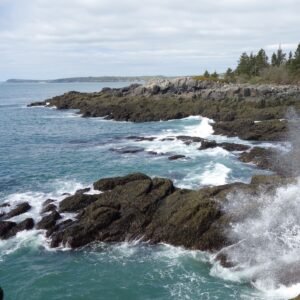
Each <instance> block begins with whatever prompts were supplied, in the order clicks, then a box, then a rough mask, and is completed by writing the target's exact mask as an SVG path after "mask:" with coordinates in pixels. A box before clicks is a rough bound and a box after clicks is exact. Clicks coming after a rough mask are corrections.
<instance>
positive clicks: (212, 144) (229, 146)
mask: <svg viewBox="0 0 300 300" xmlns="http://www.w3.org/2000/svg"><path fill="white" fill-rule="evenodd" d="M216 147H221V148H223V149H225V150H227V151H246V150H248V149H250V146H247V145H242V144H235V143H227V142H223V143H217V142H216V141H214V140H206V139H203V140H202V141H201V146H200V147H199V148H198V149H199V150H205V149H209V148H216Z"/></svg>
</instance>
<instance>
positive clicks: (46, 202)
mask: <svg viewBox="0 0 300 300" xmlns="http://www.w3.org/2000/svg"><path fill="white" fill-rule="evenodd" d="M54 202H55V200H54V199H47V200H46V201H45V202H44V203H43V206H47V205H49V204H51V203H54Z"/></svg>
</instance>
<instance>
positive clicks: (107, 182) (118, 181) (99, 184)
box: [94, 173, 150, 191]
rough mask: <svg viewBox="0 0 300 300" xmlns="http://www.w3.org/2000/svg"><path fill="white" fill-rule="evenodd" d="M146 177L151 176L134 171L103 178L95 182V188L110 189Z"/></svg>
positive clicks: (99, 189)
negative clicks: (128, 173) (121, 175)
mask: <svg viewBox="0 0 300 300" xmlns="http://www.w3.org/2000/svg"><path fill="white" fill-rule="evenodd" d="M146 179H150V177H148V176H147V175H145V174H142V173H134V174H130V175H127V176H123V177H112V178H103V179H100V180H98V181H96V182H95V183H94V189H95V190H98V191H109V190H112V189H114V188H115V187H117V186H122V185H125V184H127V183H129V182H132V181H137V180H146Z"/></svg>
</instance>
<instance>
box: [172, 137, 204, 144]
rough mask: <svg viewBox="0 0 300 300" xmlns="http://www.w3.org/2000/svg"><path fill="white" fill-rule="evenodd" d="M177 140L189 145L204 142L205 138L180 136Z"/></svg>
mask: <svg viewBox="0 0 300 300" xmlns="http://www.w3.org/2000/svg"><path fill="white" fill-rule="evenodd" d="M176 139H177V140H180V141H182V142H184V143H185V144H186V145H189V144H191V143H200V142H202V141H203V138H200V137H196V136H187V135H178V136H176Z"/></svg>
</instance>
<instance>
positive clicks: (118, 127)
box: [0, 82, 300, 300]
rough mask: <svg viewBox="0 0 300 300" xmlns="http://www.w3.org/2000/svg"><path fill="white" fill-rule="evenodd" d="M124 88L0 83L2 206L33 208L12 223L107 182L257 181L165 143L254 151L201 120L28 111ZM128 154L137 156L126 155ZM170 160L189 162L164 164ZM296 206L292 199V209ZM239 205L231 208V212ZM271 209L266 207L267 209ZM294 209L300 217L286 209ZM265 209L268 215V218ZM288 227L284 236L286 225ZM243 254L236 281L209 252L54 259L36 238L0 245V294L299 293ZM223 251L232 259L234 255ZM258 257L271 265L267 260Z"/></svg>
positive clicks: (220, 154)
mask: <svg viewBox="0 0 300 300" xmlns="http://www.w3.org/2000/svg"><path fill="white" fill-rule="evenodd" d="M125 85H128V83H125V82H124V83H104V84H102V83H67V84H65V83H60V84H54V83H53V84H12V83H11V84H7V83H2V84H1V83H0V203H2V202H10V203H11V204H16V203H19V202H23V201H28V202H29V203H30V204H31V206H32V209H31V210H30V211H29V212H28V213H26V214H25V215H24V216H19V217H17V218H16V219H15V220H16V221H18V220H20V218H24V217H34V218H35V219H36V218H38V216H39V211H40V208H41V204H42V202H43V201H44V200H46V199H48V198H55V199H62V198H63V196H62V194H63V193H74V192H75V191H76V190H77V189H80V188H83V187H86V186H91V184H92V183H93V182H94V181H96V180H97V179H99V178H103V177H110V176H120V175H125V174H128V173H132V172H144V173H146V174H147V175H150V176H160V177H167V178H170V179H172V180H173V181H174V183H175V185H176V186H178V187H183V188H191V189H198V188H201V187H203V186H207V185H219V184H225V183H230V182H235V181H242V182H249V181H250V179H251V176H252V175H253V174H257V173H262V171H261V170H258V169H257V168H255V167H254V166H251V165H246V164H242V163H241V162H239V161H238V160H237V156H236V155H235V154H234V153H230V152H228V151H226V150H224V149H222V148H219V147H217V148H214V149H209V150H203V151H200V150H198V148H199V146H200V144H197V143H194V144H191V145H186V144H184V143H183V142H181V141H178V140H173V141H170V140H166V139H165V138H169V137H174V136H177V135H190V136H198V137H204V138H211V139H215V140H218V141H232V142H239V143H244V144H250V145H251V143H249V142H245V141H240V140H239V139H238V138H226V137H222V136H214V135H213V129H212V126H211V124H212V122H213V120H209V119H207V118H202V117H201V116H192V117H189V118H185V119H182V120H170V121H161V122H148V123H130V122H116V121H113V120H105V119H104V118H82V117H80V115H79V114H78V113H77V111H75V110H66V111H61V110H56V109H49V108H45V107H32V108H28V107H27V106H26V105H27V104H28V103H30V102H32V101H40V100H44V99H46V98H49V97H52V96H56V95H60V94H62V93H64V92H67V91H71V90H76V91H83V92H94V91H99V90H101V88H103V87H104V86H110V87H121V86H125ZM130 136H140V137H153V140H151V141H150V140H144V141H139V142H137V141H135V140H132V139H128V137H130ZM267 146H272V147H283V146H284V145H280V144H267ZM124 149H139V151H137V152H135V153H122V152H124V151H123V150H124ZM125 152H126V151H125ZM127 152H128V151H127ZM154 152H155V154H154ZM175 154H181V155H185V156H186V158H185V159H181V160H176V161H171V160H169V159H168V157H169V156H172V155H175ZM291 188H294V189H295V186H294V187H291ZM296 189H297V186H296ZM283 195H286V194H285V193H282V194H281V195H280V193H279V196H278V197H279V198H278V199H279V200H277V203H278V202H280V199H282V197H283ZM295 195H296V196H295ZM297 195H299V193H298V194H297V192H295V193H294V196H295V197H294V199H296V200H295V201H297ZM262 197H263V196H262ZM298 197H299V196H298ZM292 198H293V196H290V197H289V199H290V200H289V201H292ZM282 201H283V200H282ZM235 202H236V200H234V199H233V201H232V203H235ZM270 203H271V204H270V205H271V206H272V201H271V200H270ZM298 204H299V202H298ZM295 205H296V204H295ZM277 206H279V205H278V204H277ZM224 209H229V208H224ZM266 209H267V208H266ZM278 209H279V208H278ZM290 209H293V211H294V214H297V211H295V207H294V206H293V205H292V204H291V205H290ZM270 210H271V209H269V211H268V210H267V211H266V213H265V214H267V213H268V212H269V213H271V212H270ZM278 214H279V213H278ZM279 215H280V214H279ZM18 218H19V219H18ZM298 219H299V218H298ZM251 220H252V219H251ZM251 220H248V222H251ZM253 220H254V221H253V222H255V221H256V222H261V223H262V221H261V220H262V217H261V219H259V216H256V219H255V218H253ZM295 222H296V221H295ZM296 223H297V222H296ZM245 224H246V223H245ZM245 224H239V226H240V227H238V225H237V227H236V228H234V229H233V232H232V234H235V235H237V234H240V238H241V239H245V238H246V237H247V236H249V235H250V236H251V234H252V235H254V232H252V231H250V229H249V228H248V227H247V224H246V225H245ZM296 225H297V224H296ZM266 226H267V225H266ZM266 226H265V227H266ZM265 227H264V226H263V225H262V226H261V227H259V226H258V228H259V229H260V230H266V228H265ZM284 228H288V229H290V227H288V224H287V226H285V227H284ZM295 230H296V231H295ZM297 230H298V229H297V228H296V229H295V228H294V231H293V233H294V235H293V234H290V235H289V236H288V237H289V241H290V240H291V239H293V238H294V239H295V241H294V243H293V247H294V248H293V249H292V250H295V249H296V250H295V251H296V252H295V253H296V254H299V232H298V231H297ZM278 231H280V228H279V229H278ZM289 233H290V231H289ZM274 234H275V233H274ZM277 234H279V233H277ZM251 238H252V240H251V241H250V242H249V243H252V244H251V246H253V243H254V242H253V240H254V238H253V237H252V236H251ZM297 239H298V240H297ZM297 241H298V242H297ZM297 243H298V244H297ZM246 246H247V244H246ZM268 246H270V243H268ZM297 247H298V248H297ZM240 248H241V249H237V250H235V251H236V252H235V253H236V255H237V262H238V263H240V266H241V268H242V270H240V271H241V272H240V273H239V272H238V270H226V269H223V268H221V267H220V266H219V265H218V264H216V263H213V257H212V256H211V255H209V254H207V253H202V252H200V251H189V250H185V249H182V248H178V247H172V246H170V245H157V246H151V245H148V244H147V243H142V242H139V241H136V242H132V243H119V244H109V245H108V244H102V243H97V244H93V245H89V246H88V247H85V248H83V249H80V250H76V251H73V250H70V249H58V250H53V249H50V248H49V246H48V241H47V240H46V238H45V237H44V236H43V235H42V234H41V233H40V232H39V231H36V230H32V231H28V232H20V233H19V234H18V235H17V236H16V237H14V238H12V239H9V240H7V241H0V286H2V288H3V289H4V292H5V297H6V298H5V299H11V300H22V299H46V300H47V299H49V300H50V299H287V297H291V296H296V295H297V293H298V289H299V286H297V284H296V283H294V284H293V285H291V286H289V285H288V284H287V285H286V286H278V285H275V286H274V284H275V283H276V282H275V283H274V282H273V281H272V279H273V277H272V276H269V277H268V276H267V275H266V274H269V273H270V272H273V269H272V267H271V266H269V268H268V269H266V270H267V271H266V272H265V273H263V270H264V268H263V267H262V269H260V272H261V274H265V275H264V276H261V277H260V278H257V276H254V275H255V272H254V271H253V268H255V267H257V268H258V267H259V266H261V265H262V262H261V261H260V260H258V261H257V262H256V264H254V266H253V265H249V264H247V263H248V262H249V261H248V260H247V259H245V256H243V249H244V248H243V247H240ZM249 249H251V247H250V245H249ZM280 249H283V250H284V249H285V248H284V247H282V248H280ZM297 249H298V252H297ZM283 250H282V251H283ZM292 250H291V251H292ZM244 251H245V249H244ZM282 251H281V252H280V253H279V254H280V255H281V254H282ZM227 252H229V254H230V255H234V252H233V251H232V252H230V251H229V250H227ZM261 252H263V249H261ZM261 252H259V253H261ZM291 253H292V252H289V253H288V254H291ZM256 254H257V255H259V254H258V252H257V253H256ZM264 255H265V256H267V254H266V251H265V252H264ZM249 259H252V260H253V257H250V258H249ZM239 260H240V261H239ZM271 262H272V261H270V260H269V263H270V264H271ZM292 263H294V261H292ZM246 270H250V271H253V272H252V273H251V274H252V275H253V274H254V275H253V276H250V275H251V274H250V275H249V274H248V273H247V276H246V275H245V272H246ZM243 271H244V272H243ZM268 272H269V273H268ZM274 272H275V271H274ZM264 277H265V278H267V279H268V281H267V282H265V281H264ZM273 283H274V284H273ZM272 284H273V285H272ZM299 293H300V290H299Z"/></svg>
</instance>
